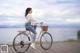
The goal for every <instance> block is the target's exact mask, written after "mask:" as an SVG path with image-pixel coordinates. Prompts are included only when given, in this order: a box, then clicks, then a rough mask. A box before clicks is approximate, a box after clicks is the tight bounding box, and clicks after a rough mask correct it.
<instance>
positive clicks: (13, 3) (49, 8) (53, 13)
mask: <svg viewBox="0 0 80 53" xmlns="http://www.w3.org/2000/svg"><path fill="white" fill-rule="evenodd" d="M27 7H31V8H32V9H33V17H34V18H36V19H37V20H38V21H39V22H45V23H47V24H49V25H74V26H75V24H76V25H78V26H80V25H79V24H80V0H0V26H2V25H6V26H14V25H17V24H23V23H25V17H24V14H25V10H26V8H27Z"/></svg>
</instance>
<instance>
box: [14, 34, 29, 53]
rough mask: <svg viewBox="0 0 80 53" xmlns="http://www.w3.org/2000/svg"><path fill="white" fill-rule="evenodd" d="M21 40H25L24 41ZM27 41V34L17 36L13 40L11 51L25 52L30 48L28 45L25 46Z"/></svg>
mask: <svg viewBox="0 0 80 53" xmlns="http://www.w3.org/2000/svg"><path fill="white" fill-rule="evenodd" d="M18 38H19V39H18ZM22 38H23V39H25V41H24V40H23V39H22ZM27 41H30V37H28V35H27V34H24V33H19V34H17V35H16V36H15V37H14V39H13V49H14V50H15V51H16V52H18V53H23V52H26V51H27V50H28V49H29V47H30V43H29V44H27V43H26V42H27ZM21 43H22V45H21Z"/></svg>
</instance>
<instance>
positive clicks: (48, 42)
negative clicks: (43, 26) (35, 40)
mask: <svg viewBox="0 0 80 53" xmlns="http://www.w3.org/2000/svg"><path fill="white" fill-rule="evenodd" d="M52 43H53V39H52V36H51V34H50V33H48V32H44V33H43V34H42V36H41V38H40V46H41V47H42V48H43V49H44V50H48V49H50V48H51V46H52Z"/></svg>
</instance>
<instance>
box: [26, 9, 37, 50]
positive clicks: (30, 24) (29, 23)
mask: <svg viewBox="0 0 80 53" xmlns="http://www.w3.org/2000/svg"><path fill="white" fill-rule="evenodd" d="M25 18H26V24H25V28H26V30H29V31H31V32H32V33H33V34H34V35H32V41H31V42H30V43H32V45H31V46H32V47H33V48H35V43H34V42H35V39H36V20H35V19H34V18H33V17H32V8H27V9H26V11H25Z"/></svg>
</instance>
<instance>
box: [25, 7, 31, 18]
mask: <svg viewBox="0 0 80 53" xmlns="http://www.w3.org/2000/svg"><path fill="white" fill-rule="evenodd" d="M31 10H32V8H30V7H29V8H27V9H26V11H25V17H26V16H27V15H28V13H29V12H30V11H31Z"/></svg>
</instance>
